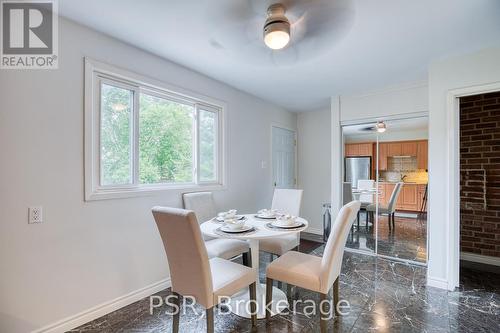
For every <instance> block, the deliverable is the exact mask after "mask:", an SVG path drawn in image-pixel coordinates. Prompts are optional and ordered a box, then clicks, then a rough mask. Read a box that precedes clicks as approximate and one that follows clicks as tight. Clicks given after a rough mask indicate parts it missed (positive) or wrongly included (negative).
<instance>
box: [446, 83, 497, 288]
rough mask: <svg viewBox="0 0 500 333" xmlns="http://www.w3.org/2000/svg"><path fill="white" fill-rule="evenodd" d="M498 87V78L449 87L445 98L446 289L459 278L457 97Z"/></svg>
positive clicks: (458, 137)
mask: <svg viewBox="0 0 500 333" xmlns="http://www.w3.org/2000/svg"><path fill="white" fill-rule="evenodd" d="M497 91H500V82H493V83H488V84H481V85H476V86H470V87H464V88H458V89H452V90H449V91H448V94H447V100H446V115H447V119H448V131H447V137H448V142H447V150H448V156H447V161H448V162H447V163H448V166H447V167H448V170H449V172H448V177H447V183H448V184H447V185H448V186H447V189H448V193H450V195H448V196H447V198H446V211H447V214H446V247H447V249H448V258H450V259H449V260H448V263H447V269H446V270H447V277H448V278H447V280H448V281H447V282H448V290H454V289H455V288H456V287H458V285H459V281H460V280H459V279H460V98H461V97H466V96H474V95H481V94H487V93H490V92H497Z"/></svg>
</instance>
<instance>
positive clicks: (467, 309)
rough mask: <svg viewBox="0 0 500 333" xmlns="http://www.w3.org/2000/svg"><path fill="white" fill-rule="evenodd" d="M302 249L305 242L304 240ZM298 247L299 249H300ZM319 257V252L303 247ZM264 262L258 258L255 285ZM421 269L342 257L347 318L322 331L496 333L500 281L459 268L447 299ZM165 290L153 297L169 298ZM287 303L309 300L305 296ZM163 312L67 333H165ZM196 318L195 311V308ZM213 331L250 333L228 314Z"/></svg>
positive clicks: (190, 322) (199, 328)
mask: <svg viewBox="0 0 500 333" xmlns="http://www.w3.org/2000/svg"><path fill="white" fill-rule="evenodd" d="M303 242H304V243H308V242H309V241H307V240H304V241H303ZM303 248H306V246H304V247H303ZM307 248H308V249H311V248H315V249H314V250H312V251H311V253H312V254H314V255H321V254H322V251H323V248H324V246H323V245H320V246H318V247H316V246H310V244H308V246H307ZM268 259H269V256H268V255H264V254H261V256H260V260H261V264H262V266H264V267H262V270H261V272H260V273H261V279H262V280H263V279H264V272H265V265H266V263H267V262H268ZM425 276H426V270H425V267H420V266H413V265H408V264H405V263H401V262H395V261H390V260H386V259H381V258H376V257H373V256H366V255H362V254H356V253H347V252H346V253H345V255H344V260H343V264H342V274H341V278H340V296H341V298H342V299H344V300H347V301H349V302H350V304H351V310H350V313H349V314H348V315H345V316H342V317H338V318H335V319H332V320H330V322H329V328H328V332H471V333H472V332H474V333H476V332H500V275H497V274H494V273H484V272H478V271H474V270H470V269H462V271H461V284H460V287H459V288H457V290H456V291H453V292H448V291H446V290H440V289H436V288H432V287H427V286H426V285H425ZM169 294H170V291H169V289H167V290H164V291H161V292H160V293H158V295H161V296H166V295H169ZM294 298H295V299H297V298H300V299H307V298H311V299H315V300H317V299H318V298H317V295H316V294H314V293H311V292H309V291H307V290H304V289H299V288H297V290H295V293H294ZM166 309H167V306H164V307H163V308H159V309H158V310H156V311H154V313H153V315H150V314H149V299H148V298H145V299H143V300H140V301H138V302H135V303H133V304H130V305H128V306H126V307H124V308H122V309H119V310H117V311H115V312H112V313H110V314H108V315H106V316H103V317H101V318H98V319H96V320H94V321H92V322H89V323H87V324H85V325H82V326H80V327H78V328H75V329H74V330H72V331H71V332H73V333H76V332H78V333H91V332H113V333H114V332H137V333H138V332H141V333H142V332H148V333H159V332H171V329H172V318H171V317H170V316H168V315H166V314H165V310H166ZM195 309H197V311H199V312H202V311H203V309H202V308H201V307H199V306H197V307H195ZM205 328H206V325H205V320H204V319H201V320H199V319H198V317H196V315H195V313H194V311H193V310H192V309H187V313H186V314H185V315H182V316H181V326H180V332H205ZM215 331H216V332H252V329H251V325H250V321H249V320H248V319H243V318H240V317H238V316H236V315H233V314H227V315H216V317H215ZM254 332H319V320H318V318H317V317H311V318H308V317H307V316H306V315H304V314H302V313H296V314H293V313H290V314H286V315H278V316H275V317H273V318H272V319H271V320H270V321H269V323H266V321H265V320H259V321H258V325H257V328H256V329H255V330H254Z"/></svg>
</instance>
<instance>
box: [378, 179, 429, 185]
mask: <svg viewBox="0 0 500 333" xmlns="http://www.w3.org/2000/svg"><path fill="white" fill-rule="evenodd" d="M379 183H381V184H382V183H384V184H397V183H399V182H392V181H388V180H379ZM403 183H404V185H427V183H426V182H405V181H404V182H403Z"/></svg>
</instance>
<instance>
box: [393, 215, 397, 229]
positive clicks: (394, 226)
mask: <svg viewBox="0 0 500 333" xmlns="http://www.w3.org/2000/svg"><path fill="white" fill-rule="evenodd" d="M395 217H396V213H392V230H395V229H396V225H395V222H394V220H395Z"/></svg>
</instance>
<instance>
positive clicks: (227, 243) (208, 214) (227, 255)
mask: <svg viewBox="0 0 500 333" xmlns="http://www.w3.org/2000/svg"><path fill="white" fill-rule="evenodd" d="M182 201H183V204H184V208H185V209H189V210H192V211H194V213H195V215H196V218H197V219H198V222H199V223H203V222H206V221H208V220H210V219H212V218H214V217H215V216H216V215H217V210H216V208H215V203H214V198H213V195H212V192H194V193H184V194H183V195H182ZM203 239H204V240H205V246H206V247H207V252H208V257H209V258H214V257H219V258H222V259H231V258H234V257H237V256H239V255H240V254H241V255H242V258H243V264H244V265H245V266H249V267H250V266H251V254H250V247H249V245H248V243H247V242H245V241H242V240H238V239H223V238H212V237H208V236H205V235H203Z"/></svg>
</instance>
